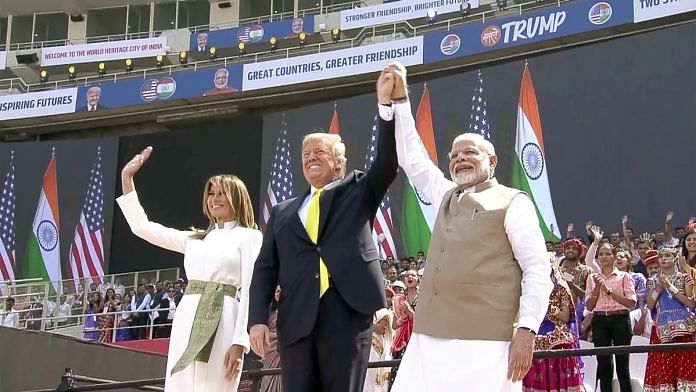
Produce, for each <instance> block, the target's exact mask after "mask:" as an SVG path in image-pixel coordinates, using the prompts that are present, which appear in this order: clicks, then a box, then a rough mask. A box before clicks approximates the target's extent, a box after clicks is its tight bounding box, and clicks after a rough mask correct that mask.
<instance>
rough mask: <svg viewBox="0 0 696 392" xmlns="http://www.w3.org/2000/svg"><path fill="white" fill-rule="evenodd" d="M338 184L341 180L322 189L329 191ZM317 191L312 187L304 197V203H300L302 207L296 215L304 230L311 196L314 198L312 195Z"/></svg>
mask: <svg viewBox="0 0 696 392" xmlns="http://www.w3.org/2000/svg"><path fill="white" fill-rule="evenodd" d="M339 182H341V180H336V181H334V182H331V183H329V184H327V185H326V186H325V187H324V188H322V189H323V190H325V191H326V190H329V189H331V188H333V187H335V186H336V185H338V183H339ZM317 189H318V188H315V187H312V189H311V190H310V192H309V195H307V197H305V199H304V201H303V202H302V205H301V206H300V208H299V209H298V210H297V214H298V215H300V220H301V221H302V226H304V227H305V228H306V227H307V215H309V202H310V201H311V200H312V196H314V194H315V193H316V192H317Z"/></svg>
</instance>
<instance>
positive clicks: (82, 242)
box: [69, 146, 104, 289]
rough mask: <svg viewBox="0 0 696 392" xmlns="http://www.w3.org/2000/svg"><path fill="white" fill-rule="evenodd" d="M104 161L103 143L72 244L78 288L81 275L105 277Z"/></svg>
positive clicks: (72, 266)
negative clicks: (102, 165) (102, 163)
mask: <svg viewBox="0 0 696 392" xmlns="http://www.w3.org/2000/svg"><path fill="white" fill-rule="evenodd" d="M101 162H102V155H101V146H99V147H98V148H97V160H96V161H95V162H94V165H93V166H92V170H91V171H90V175H89V184H88V185H87V195H86V196H85V203H84V204H83V206H82V212H80V221H79V222H78V223H77V227H76V228H75V238H74V239H73V242H72V244H70V253H69V258H70V275H71V276H70V277H71V279H72V280H73V285H74V286H73V288H75V289H76V288H77V286H78V284H79V283H80V281H81V279H85V278H88V279H89V281H90V282H94V283H97V284H99V283H101V281H102V279H103V278H104V241H103V237H104V193H103V192H102V187H103V182H102V167H101Z"/></svg>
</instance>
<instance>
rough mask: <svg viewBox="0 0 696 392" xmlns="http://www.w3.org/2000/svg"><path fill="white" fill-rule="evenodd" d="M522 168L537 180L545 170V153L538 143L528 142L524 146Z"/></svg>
mask: <svg viewBox="0 0 696 392" xmlns="http://www.w3.org/2000/svg"><path fill="white" fill-rule="evenodd" d="M520 159H521V160H522V168H523V169H524V173H525V174H526V175H527V177H529V178H531V179H532V180H536V179H538V178H539V177H541V174H542V173H543V172H544V154H542V153H541V149H540V148H539V146H538V145H537V144H536V143H527V144H525V145H524V147H522V156H521V157H520Z"/></svg>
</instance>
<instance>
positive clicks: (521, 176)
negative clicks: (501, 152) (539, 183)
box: [511, 154, 560, 241]
mask: <svg viewBox="0 0 696 392" xmlns="http://www.w3.org/2000/svg"><path fill="white" fill-rule="evenodd" d="M512 165H513V167H512V181H511V184H512V187H513V188H517V189H519V190H521V191H523V192H525V193H526V194H527V196H529V198H530V199H532V203H534V209H535V210H536V213H537V218H539V228H540V229H541V232H542V233H543V234H544V240H546V241H559V240H560V238H558V237H556V236H555V235H553V232H552V231H551V229H550V228H549V227H548V225H547V224H546V222H544V217H543V216H541V213H540V212H539V207H538V206H537V204H536V201H535V200H534V194H533V193H532V188H531V187H530V186H529V182H528V181H527V175H526V174H525V173H524V169H522V165H520V157H519V156H517V154H515V159H514V162H513V164H512Z"/></svg>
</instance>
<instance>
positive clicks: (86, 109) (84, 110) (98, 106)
mask: <svg viewBox="0 0 696 392" xmlns="http://www.w3.org/2000/svg"><path fill="white" fill-rule="evenodd" d="M104 109H108V108H107V107H106V106H104V105H102V104H99V103H98V104H97V110H95V111H99V110H104ZM77 111H78V112H87V111H89V105H85V106H80V107H79V108H77Z"/></svg>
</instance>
